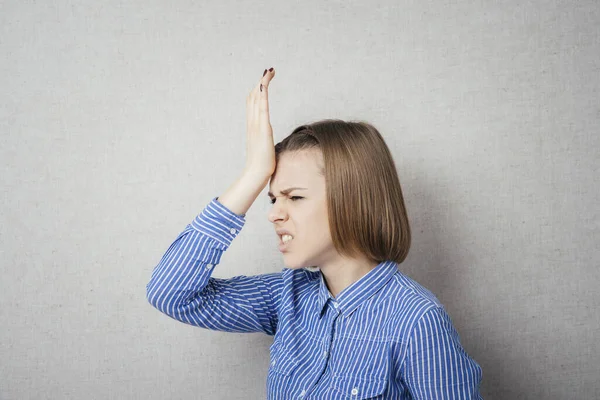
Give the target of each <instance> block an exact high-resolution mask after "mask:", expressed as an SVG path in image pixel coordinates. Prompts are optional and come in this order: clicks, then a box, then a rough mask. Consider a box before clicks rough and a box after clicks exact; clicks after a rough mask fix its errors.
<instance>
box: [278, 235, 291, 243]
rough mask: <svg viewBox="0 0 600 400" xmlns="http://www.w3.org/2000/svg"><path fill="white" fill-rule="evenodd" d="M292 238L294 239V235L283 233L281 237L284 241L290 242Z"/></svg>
mask: <svg viewBox="0 0 600 400" xmlns="http://www.w3.org/2000/svg"><path fill="white" fill-rule="evenodd" d="M292 239H293V237H292V236H291V235H283V236H282V237H281V240H282V241H283V243H287V242H289V241H290V240H292Z"/></svg>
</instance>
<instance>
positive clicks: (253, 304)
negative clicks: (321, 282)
mask: <svg viewBox="0 0 600 400" xmlns="http://www.w3.org/2000/svg"><path fill="white" fill-rule="evenodd" d="M244 222H245V219H244V215H237V214H235V213H233V212H232V211H231V210H229V209H228V208H227V207H225V206H224V205H223V204H221V203H220V202H219V201H218V198H214V199H213V200H212V201H211V202H210V203H209V204H208V205H207V206H206V207H205V208H204V210H203V211H202V213H201V214H199V215H198V216H197V217H196V218H195V219H194V221H192V223H191V224H189V225H188V226H187V227H186V228H185V230H184V231H183V232H182V233H181V234H179V236H178V237H177V238H176V239H175V241H174V242H173V243H172V244H171V245H170V246H169V248H168V249H167V251H166V253H165V254H164V255H163V257H162V259H161V260H160V262H159V263H158V265H157V266H156V267H155V268H154V271H153V272H152V276H151V279H150V282H149V283H148V284H147V285H146V297H147V299H148V301H149V302H150V304H152V306H154V307H155V308H156V309H158V310H159V311H161V312H163V313H164V314H166V315H168V316H170V317H171V318H174V319H176V320H178V321H181V322H184V323H186V324H190V325H194V326H199V327H202V328H206V329H211V330H218V331H226V332H264V333H266V334H268V335H274V334H275V332H276V330H277V322H278V318H277V310H278V305H279V301H280V298H281V288H282V286H283V283H282V278H281V273H270V274H263V275H255V276H244V275H242V276H236V277H233V278H230V279H218V278H211V277H210V275H211V274H212V271H213V270H214V267H215V266H216V265H218V264H219V261H220V259H221V255H222V254H223V252H224V251H226V250H227V249H228V248H229V245H230V244H231V241H232V240H233V239H234V238H235V237H236V236H237V235H238V234H239V232H240V230H241V229H242V227H243V225H244Z"/></svg>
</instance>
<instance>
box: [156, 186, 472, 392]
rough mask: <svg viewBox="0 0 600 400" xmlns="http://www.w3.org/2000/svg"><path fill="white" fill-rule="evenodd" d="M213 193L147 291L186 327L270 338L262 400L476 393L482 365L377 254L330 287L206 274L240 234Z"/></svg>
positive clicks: (238, 221)
mask: <svg viewBox="0 0 600 400" xmlns="http://www.w3.org/2000/svg"><path fill="white" fill-rule="evenodd" d="M244 223H245V214H243V215H237V214H235V213H233V212H232V211H231V210H230V209H228V208H227V207H225V206H224V205H223V204H221V203H220V202H219V201H218V197H215V198H213V199H212V200H211V202H210V203H209V204H208V205H207V206H206V207H205V208H204V209H203V210H202V212H201V213H200V214H199V215H198V216H196V217H195V219H194V220H193V221H192V223H191V224H189V225H187V227H186V228H185V229H184V231H183V232H181V233H180V234H179V236H178V237H177V238H176V239H175V241H174V242H173V243H172V244H171V245H170V247H169V248H168V249H167V251H166V253H165V254H164V255H163V257H162V259H161V260H160V262H159V263H158V265H157V266H156V267H155V268H154V271H153V272H152V276H151V278H150V282H149V283H148V284H147V286H146V291H147V298H148V301H149V302H150V304H152V305H153V306H154V307H155V308H157V309H158V310H159V311H161V312H163V313H165V314H166V315H168V316H170V317H172V318H174V319H176V320H178V321H181V322H184V323H186V324H190V325H194V326H199V327H202V328H206V329H211V330H216V331H223V332H264V333H265V334H267V335H271V336H274V340H273V344H272V345H271V347H270V365H269V371H268V375H267V384H266V389H267V398H268V399H319V400H321V399H481V395H480V394H479V385H480V382H481V376H482V371H481V367H480V366H479V365H478V364H477V363H476V362H475V361H474V360H473V359H472V358H471V357H469V355H468V354H467V353H466V352H465V350H464V349H463V347H462V345H461V344H460V341H459V336H458V333H457V332H456V330H455V329H454V326H453V324H452V321H451V319H450V317H449V315H448V314H447V313H446V311H445V310H444V307H443V305H442V304H441V303H440V302H439V300H438V299H437V298H436V297H435V296H434V295H433V294H432V293H431V292H430V291H429V290H427V289H426V288H424V287H423V286H421V285H419V284H418V283H417V282H416V281H414V280H412V279H410V278H408V277H407V276H406V275H404V274H402V273H401V272H400V271H399V270H398V265H397V264H396V263H395V262H392V261H384V262H382V263H380V264H379V265H377V267H375V268H374V269H373V270H371V271H370V272H369V273H367V274H366V275H364V276H363V277H362V278H361V279H359V280H358V281H356V282H354V283H353V284H352V285H350V286H348V287H347V288H346V289H345V290H343V291H342V292H341V293H340V294H339V295H338V296H337V298H334V297H333V296H332V295H331V293H330V292H329V290H328V288H327V286H326V285H325V282H324V280H323V275H322V274H321V272H320V271H319V270H316V271H315V270H312V269H305V268H302V269H287V268H283V269H282V270H281V272H275V273H267V274H262V275H254V276H245V275H241V276H236V277H233V278H230V279H219V278H213V277H211V276H210V275H211V273H212V271H213V270H214V267H215V266H216V265H217V264H219V261H220V259H221V255H222V254H223V252H224V251H226V250H227V248H228V247H229V246H230V244H231V242H232V240H233V239H234V238H235V237H236V236H237V235H238V234H239V233H240V231H241V229H242V227H243V225H244Z"/></svg>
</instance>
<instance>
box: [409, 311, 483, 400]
mask: <svg viewBox="0 0 600 400" xmlns="http://www.w3.org/2000/svg"><path fill="white" fill-rule="evenodd" d="M406 354H407V355H406V359H405V363H404V365H403V369H404V373H403V376H404V380H405V383H406V385H407V386H408V389H409V391H410V393H411V395H412V396H413V398H414V399H482V397H481V394H480V393H479V385H480V382H481V377H482V371H481V367H480V366H479V364H477V363H476V362H475V360H473V359H472V358H471V357H469V355H468V354H467V353H466V352H465V350H464V349H463V347H462V346H461V344H460V340H459V336H458V333H457V332H456V330H455V329H454V326H453V325H452V321H451V319H450V316H449V315H448V314H447V313H446V311H445V310H444V309H443V308H441V307H434V308H432V309H430V310H428V311H427V312H425V313H424V314H423V316H422V317H421V318H420V319H419V320H418V321H417V323H416V324H415V327H414V329H413V331H412V334H411V336H410V339H409V342H408V348H407V353H406Z"/></svg>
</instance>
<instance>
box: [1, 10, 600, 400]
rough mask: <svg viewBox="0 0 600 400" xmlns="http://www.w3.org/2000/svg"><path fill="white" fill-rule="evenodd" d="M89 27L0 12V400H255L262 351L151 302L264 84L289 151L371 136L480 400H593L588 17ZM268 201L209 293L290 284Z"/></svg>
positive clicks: (599, 71) (593, 102) (594, 46)
mask: <svg viewBox="0 0 600 400" xmlns="http://www.w3.org/2000/svg"><path fill="white" fill-rule="evenodd" d="M82 3H83V2H68V1H58V2H56V1H47V2H31V1H28V2H24V1H3V2H1V3H0V4H1V5H0V135H1V142H0V159H1V164H0V165H1V169H0V177H1V179H2V184H1V193H0V200H1V202H2V203H1V204H2V207H1V209H0V255H1V257H0V273H1V277H2V278H1V280H0V302H1V304H2V308H1V310H2V311H1V313H0V324H1V325H0V326H1V329H0V398H1V399H30V398H38V399H46V398H47V399H82V398H94V399H165V398H173V399H182V398H188V397H190V398H201V399H208V398H211V399H241V398H248V399H259V398H264V396H265V381H266V375H267V368H268V362H269V354H268V351H269V345H270V344H271V343H272V338H271V337H268V336H266V335H262V334H248V335H243V334H229V333H220V332H210V331H206V330H202V329H199V328H193V327H191V326H188V325H184V324H182V323H179V322H176V321H174V320H171V319H170V318H168V317H166V316H164V315H162V314H160V313H159V312H158V311H156V310H155V309H153V308H152V307H151V306H150V305H149V304H148V303H147V301H146V298H145V285H146V283H147V282H148V280H149V278H150V274H151V271H152V269H153V268H154V266H155V265H156V264H157V263H158V261H159V260H160V258H161V256H162V255H163V253H164V252H165V251H166V249H167V248H168V246H169V245H170V244H171V242H172V241H173V240H174V239H175V238H176V236H177V235H178V234H179V233H180V232H181V231H182V230H183V229H184V228H185V226H186V225H187V224H188V223H190V222H191V221H192V220H193V218H194V217H195V216H196V215H197V214H198V213H200V212H201V211H202V208H203V207H204V206H205V205H206V204H207V203H208V202H209V201H210V199H211V198H212V197H214V196H218V195H220V194H221V193H222V192H223V191H224V190H225V189H227V187H228V186H229V184H230V183H231V182H233V180H234V179H236V178H237V176H238V174H239V173H240V172H241V169H242V168H243V166H244V163H245V98H246V95H247V94H248V92H249V91H250V90H251V89H252V87H253V86H254V85H255V84H256V82H257V80H258V79H259V78H260V76H261V75H262V71H263V69H264V68H268V67H271V66H274V67H275V68H276V69H277V76H276V77H275V80H274V81H273V82H272V85H271V89H270V99H271V115H272V117H271V121H272V125H273V128H274V131H275V139H276V141H279V140H281V139H283V137H285V136H286V135H287V134H289V133H290V132H291V130H292V129H293V128H295V127H296V126H297V125H299V124H302V123H304V122H311V121H314V120H317V119H321V118H341V119H363V120H367V121H370V122H372V123H373V124H374V125H375V126H376V127H378V128H379V129H380V131H381V133H382V134H383V136H384V138H385V139H386V141H387V143H388V145H389V146H390V149H391V151H392V153H393V155H394V158H395V160H396V163H397V167H398V171H399V175H400V180H401V183H402V185H403V190H404V194H405V200H406V204H407V207H408V212H409V216H410V219H411V223H412V229H413V235H414V236H413V246H412V248H411V251H410V254H409V256H408V258H407V260H406V261H405V262H404V263H403V264H402V265H401V267H402V270H403V272H405V273H406V274H407V275H409V276H411V277H413V278H414V279H416V280H417V281H419V282H420V283H422V284H423V285H425V286H426V287H428V288H430V289H431V290H432V291H433V292H434V293H435V294H437V296H438V297H439V298H440V300H441V301H442V302H443V303H444V304H445V305H446V307H447V309H448V312H449V313H450V315H451V317H452V318H453V320H454V322H455V325H456V327H457V330H458V331H459V334H460V337H461V340H462V343H463V345H464V347H465V348H466V350H467V351H468V352H469V354H471V355H472V356H473V357H474V358H475V359H476V360H477V361H478V362H479V363H480V364H481V366H482V368H483V383H482V393H483V394H484V397H485V398H489V399H517V398H519V399H540V398H543V399H590V398H600V383H598V377H599V376H600V357H599V351H598V350H599V346H598V343H597V340H596V339H597V337H598V335H597V333H596V332H597V331H598V328H599V325H600V311H599V310H600V308H599V306H600V297H599V295H598V289H597V286H598V283H599V274H600V272H599V268H598V267H599V263H600V250H599V247H600V246H598V242H599V240H600V231H599V224H600V215H599V206H598V204H600V190H599V183H600V180H599V178H598V173H599V170H598V168H599V166H600V161H599V153H600V137H599V135H598V134H599V132H600V129H599V128H600V101H599V97H600V93H599V89H600V62H599V57H600V30H599V26H600V3H598V2H597V1H596V0H587V1H567V2H559V1H526V2H524V1H517V0H512V1H505V2H494V1H487V2H485V1H483V2H482V1H461V2H448V1H440V0H437V1H429V2H417V1H414V2H408V1H404V2H397V1H391V0H389V1H385V2H377V3H372V2H367V1H363V2H360V3H357V2H346V1H331V2H327V3H325V2H321V1H303V2H297V3H295V4H293V3H291V2H286V1H271V2H256V3H254V4H251V3H250V2H242V1H219V2H217V1H214V2H199V1H196V2H192V1H174V2H164V1H162V2H159V1H139V2H124V1H114V0H112V1H102V2H91V1H89V2H87V4H86V5H82ZM450 3H458V4H450ZM498 3H503V4H498ZM266 191H267V190H266V189H265V190H264V191H263V193H261V195H260V196H259V199H258V200H257V201H256V203H255V204H254V205H253V206H252V208H251V209H250V210H249V212H248V216H247V223H246V226H245V227H244V229H243V231H242V233H241V234H240V236H239V237H238V238H237V239H236V240H235V241H234V242H233V244H232V246H231V247H230V249H229V250H228V252H227V253H226V254H225V255H224V256H223V258H222V260H221V264H220V265H219V266H218V268H217V269H216V270H215V272H214V275H213V276H215V277H220V278H226V277H232V276H234V275H241V274H243V275H249V274H259V273H267V272H274V271H279V270H281V268H282V258H281V255H280V254H279V252H278V251H277V249H276V241H275V234H274V232H273V228H272V226H271V224H270V223H269V222H268V220H267V212H268V210H269V208H270V204H269V202H268V197H267V195H266Z"/></svg>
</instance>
